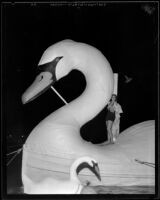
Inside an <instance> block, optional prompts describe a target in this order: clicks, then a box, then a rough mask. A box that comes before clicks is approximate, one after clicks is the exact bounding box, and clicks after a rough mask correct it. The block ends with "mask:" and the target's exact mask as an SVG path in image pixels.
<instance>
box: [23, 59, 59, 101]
mask: <svg viewBox="0 0 160 200" xmlns="http://www.w3.org/2000/svg"><path fill="white" fill-rule="evenodd" d="M61 58H62V56H61V57H56V58H55V59H54V60H52V61H51V62H48V63H45V64H43V65H39V66H38V71H39V74H38V75H37V77H36V78H35V80H34V82H33V83H32V85H31V86H30V87H29V88H28V89H27V90H26V91H25V92H24V94H23V95H22V103H23V104H26V103H28V102H30V101H33V100H34V99H35V98H37V97H38V96H40V95H41V94H42V93H44V92H45V91H46V90H48V89H49V88H50V86H51V85H52V84H53V83H54V82H56V81H57V79H56V73H55V71H56V66H57V63H58V62H59V60H60V59H61Z"/></svg>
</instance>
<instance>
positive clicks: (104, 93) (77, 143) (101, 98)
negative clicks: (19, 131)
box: [22, 40, 154, 188]
mask: <svg viewBox="0 0 160 200" xmlns="http://www.w3.org/2000/svg"><path fill="white" fill-rule="evenodd" d="M38 67H39V68H40V69H41V70H42V72H41V73H40V74H39V75H38V76H37V77H36V79H35V81H34V82H33V84H32V85H31V86H30V87H29V88H28V89H27V90H26V92H25V93H24V94H23V96H22V101H23V103H27V102H29V101H31V100H33V99H35V98H36V97H37V96H38V95H40V94H41V93H42V92H44V91H45V90H46V89H47V88H49V87H50V86H51V84H53V83H54V82H55V81H57V80H59V79H61V78H62V77H64V76H66V75H67V74H68V73H69V72H70V71H71V70H73V69H77V70H79V71H81V72H82V73H83V74H84V76H85V78H86V82H87V85H86V88H85V90H84V92H83V93H82V94H81V96H80V97H78V98H77V99H75V100H74V101H72V102H71V103H69V104H67V105H65V106H63V107H61V108H60V109H58V110H56V111H55V112H54V113H52V114H50V115H49V116H48V117H47V118H45V119H44V120H43V121H41V122H40V123H39V124H38V125H37V126H36V127H35V128H34V129H33V131H32V132H31V133H30V135H29V137H28V138H27V140H26V142H25V145H24V148H23V159H22V181H23V184H24V188H25V187H26V182H25V178H24V175H25V176H28V177H29V178H30V179H31V180H33V181H41V180H43V179H45V178H46V177H52V178H53V179H54V178H55V179H57V178H58V179H68V178H69V169H70V166H71V164H72V162H73V160H74V159H76V158H79V157H81V156H86V155H87V156H91V157H94V158H95V160H97V162H98V163H99V167H100V171H101V177H102V183H101V184H103V185H154V168H153V167H150V166H148V165H144V164H141V163H140V162H139V163H138V162H136V159H137V160H141V161H145V162H154V121H149V122H144V123H142V124H141V125H140V128H136V127H134V129H133V131H132V132H134V134H129V133H130V132H129V131H128V132H126V133H125V134H120V136H119V140H118V141H117V143H116V144H114V145H106V146H98V145H94V144H91V143H89V142H85V141H84V140H83V139H82V138H81V136H80V128H81V127H82V125H83V124H85V123H86V122H88V121H89V120H91V119H92V118H94V117H95V116H96V115H97V114H98V113H99V112H100V111H101V110H102V109H103V108H104V106H105V105H106V104H107V103H108V101H109V99H110V97H111V94H112V92H113V72H112V69H111V67H110V64H109V62H108V61H107V59H106V58H105V57H104V55H103V54H102V53H101V52H100V51H99V50H97V49H96V48H94V47H92V46H90V45H87V44H84V43H79V42H74V41H72V40H64V41H61V42H58V43H56V44H54V45H52V46H50V47H49V48H48V49H47V50H46V51H45V52H44V54H43V55H42V57H41V59H40V62H39V64H38ZM33 112H34V111H33ZM37 114H38V113H37ZM138 126H139V125H138ZM143 129H145V131H144V130H143ZM134 130H136V131H134ZM97 134H98V133H97ZM80 177H81V179H82V180H86V179H88V180H89V181H90V182H91V183H92V184H93V185H97V184H100V183H99V182H98V181H97V179H96V178H95V177H94V176H93V175H92V174H91V173H90V172H88V171H85V170H84V171H83V173H80Z"/></svg>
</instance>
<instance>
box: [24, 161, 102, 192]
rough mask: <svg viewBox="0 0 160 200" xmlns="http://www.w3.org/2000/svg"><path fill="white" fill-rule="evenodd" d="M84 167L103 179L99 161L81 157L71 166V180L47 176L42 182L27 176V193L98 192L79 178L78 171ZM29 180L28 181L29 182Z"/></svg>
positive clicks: (99, 178)
mask: <svg viewBox="0 0 160 200" xmlns="http://www.w3.org/2000/svg"><path fill="white" fill-rule="evenodd" d="M84 168H88V169H89V170H91V171H92V172H93V173H94V174H95V175H96V177H97V178H98V180H101V177H100V171H99V167H98V163H97V162H96V161H95V160H94V159H93V158H90V157H80V158H78V159H76V160H75V161H74V162H73V164H72V165H71V168H70V180H67V181H66V180H65V181H63V180H57V179H53V178H50V177H49V178H46V179H45V180H43V181H42V182H38V183H35V182H33V181H31V180H30V179H29V178H28V177H27V176H25V175H24V176H25V181H26V184H27V186H26V188H25V191H24V192H25V193H26V194H86V193H88V194H91V193H92V194H93V192H94V194H96V192H95V191H94V190H93V189H92V190H91V189H88V188H89V187H88V186H84V185H83V184H82V183H81V181H80V180H79V178H78V173H79V172H80V171H81V170H83V169H84ZM27 182H28V183H27Z"/></svg>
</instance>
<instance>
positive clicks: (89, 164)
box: [71, 157, 101, 181]
mask: <svg viewBox="0 0 160 200" xmlns="http://www.w3.org/2000/svg"><path fill="white" fill-rule="evenodd" d="M84 168H88V169H89V170H90V171H91V172H92V173H93V174H95V176H96V177H97V178H98V180H99V181H101V175H100V170H99V166H98V163H97V161H96V160H95V159H94V158H91V157H81V158H79V159H77V160H76V161H75V162H74V163H73V165H72V167H71V170H76V173H77V175H78V174H79V173H80V171H81V170H82V169H84Z"/></svg>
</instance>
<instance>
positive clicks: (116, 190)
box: [7, 186, 155, 194]
mask: <svg viewBox="0 0 160 200" xmlns="http://www.w3.org/2000/svg"><path fill="white" fill-rule="evenodd" d="M92 188H93V189H94V190H95V191H96V192H97V194H155V187H154V186H125V187H124V186H123V187H122V186H121V187H120V186H94V187H92ZM7 194H23V188H22V187H17V188H8V190H7Z"/></svg>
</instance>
